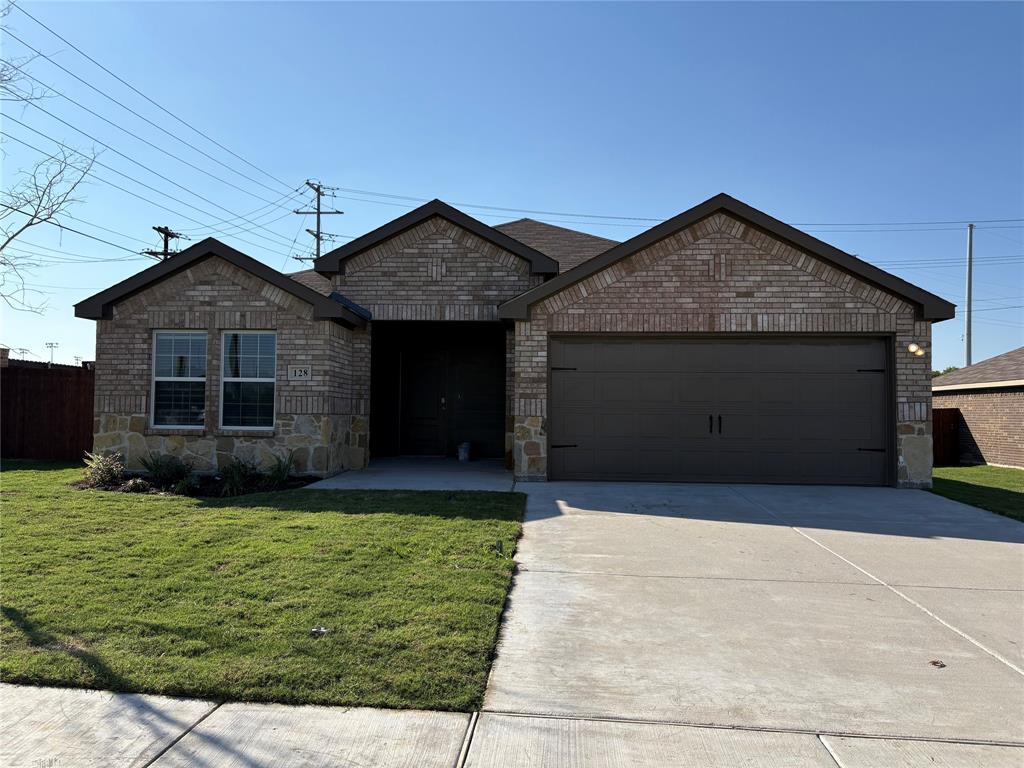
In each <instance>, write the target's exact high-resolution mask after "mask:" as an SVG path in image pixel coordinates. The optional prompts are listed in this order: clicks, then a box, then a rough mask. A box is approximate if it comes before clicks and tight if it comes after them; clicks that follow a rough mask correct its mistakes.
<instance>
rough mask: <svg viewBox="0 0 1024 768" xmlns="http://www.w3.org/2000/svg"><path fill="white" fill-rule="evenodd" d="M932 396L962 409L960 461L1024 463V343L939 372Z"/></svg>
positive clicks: (939, 403) (941, 404)
mask: <svg viewBox="0 0 1024 768" xmlns="http://www.w3.org/2000/svg"><path fill="white" fill-rule="evenodd" d="M932 402H933V404H934V407H935V408H956V409H957V410H959V412H960V413H959V418H958V419H957V421H958V443H959V458H960V462H961V463H962V464H997V465H1001V466H1008V467H1021V468H1024V347H1019V348H1017V349H1014V350H1011V351H1010V352H1006V353H1004V354H1002V355H998V356H996V357H991V358H989V359H988V360H983V361H982V362H980V363H975V364H974V365H969V366H967V367H966V368H960V369H958V370H956V371H951V372H950V373H947V374H944V375H942V376H937V377H936V378H934V379H932Z"/></svg>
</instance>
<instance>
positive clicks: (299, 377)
mask: <svg viewBox="0 0 1024 768" xmlns="http://www.w3.org/2000/svg"><path fill="white" fill-rule="evenodd" d="M312 378H313V369H312V368H311V367H310V366H308V365H290V366H288V381H308V380H309V379H312Z"/></svg>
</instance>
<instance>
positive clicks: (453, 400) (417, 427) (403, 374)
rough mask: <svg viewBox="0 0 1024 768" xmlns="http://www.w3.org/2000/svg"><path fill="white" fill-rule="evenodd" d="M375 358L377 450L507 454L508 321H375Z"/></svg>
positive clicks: (407, 453) (373, 412)
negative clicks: (465, 446)
mask: <svg viewBox="0 0 1024 768" xmlns="http://www.w3.org/2000/svg"><path fill="white" fill-rule="evenodd" d="M371 360H372V372H371V395H370V401H371V402H370V412H371V421H372V424H373V428H372V429H371V432H370V434H371V441H370V454H371V457H374V458H377V457H382V456H455V455H456V453H457V451H458V446H459V444H461V443H469V444H470V451H471V456H472V457H473V458H477V459H500V458H503V457H504V455H505V329H504V327H503V326H502V324H501V323H477V322H405V321H394V322H375V323H374V324H373V331H372V353H371Z"/></svg>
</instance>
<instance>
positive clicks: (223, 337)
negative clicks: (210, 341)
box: [217, 328, 277, 432]
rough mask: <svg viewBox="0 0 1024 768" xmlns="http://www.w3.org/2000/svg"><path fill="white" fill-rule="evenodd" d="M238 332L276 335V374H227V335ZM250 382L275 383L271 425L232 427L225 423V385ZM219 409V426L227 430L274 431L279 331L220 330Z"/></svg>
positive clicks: (241, 334) (244, 334) (239, 333)
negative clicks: (259, 376)
mask: <svg viewBox="0 0 1024 768" xmlns="http://www.w3.org/2000/svg"><path fill="white" fill-rule="evenodd" d="M234 334H238V335H239V336H264V335H267V334H270V335H271V336H273V337H274V376H273V378H270V379H260V378H255V379H254V378H248V377H234V376H231V377H229V376H227V375H226V371H227V365H226V363H225V360H224V355H225V354H226V352H227V337H228V336H230V335H234ZM229 381H230V382H235V381H237V382H241V383H245V382H250V383H260V384H267V383H270V384H273V385H274V404H273V410H272V411H271V416H270V426H269V427H232V426H230V425H228V424H225V423H224V385H225V384H227V383H228V382H229ZM217 400H218V409H219V411H220V413H219V414H218V417H217V424H218V428H219V429H221V430H223V431H225V432H273V431H274V429H275V428H276V425H277V331H276V330H271V329H266V328H265V329H262V330H245V331H242V330H238V331H232V330H225V331H221V332H220V392H219V393H218V398H217Z"/></svg>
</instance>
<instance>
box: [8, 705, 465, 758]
mask: <svg viewBox="0 0 1024 768" xmlns="http://www.w3.org/2000/svg"><path fill="white" fill-rule="evenodd" d="M470 720H471V718H470V715H468V714H461V713H457V712H417V711H412V710H381V709H363V708H356V709H347V708H343V707H289V706H282V705H279V704H223V705H219V706H218V705H217V704H216V703H214V702H210V701H201V700H198V699H179V698H170V697H167V696H145V695H140V694H126V693H109V692H106V691H80V690H69V689H64V688H36V687H29V686H15V685H0V724H2V734H3V735H2V740H0V765H2V766H4V767H5V768H43V767H45V768H121V767H123V768H146V767H147V766H154V767H155V768H170V767H171V766H174V767H175V768H184V766H192V767H194V768H199V767H205V766H211V767H212V766H217V767H218V768H254V767H255V766H268V768H269V767H270V766H273V767H274V768H299V766H302V767H303V768H314V767H317V768H320V767H322V768H327V767H328V766H332V767H333V766H367V767H369V766H374V767H377V766H379V767H380V768H452V766H454V765H456V764H457V763H458V762H460V760H461V752H462V748H463V744H464V742H465V741H466V739H467V736H468V729H469V725H470Z"/></svg>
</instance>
